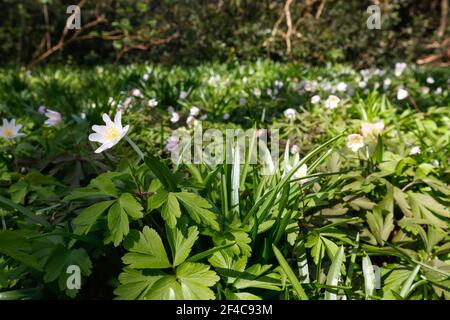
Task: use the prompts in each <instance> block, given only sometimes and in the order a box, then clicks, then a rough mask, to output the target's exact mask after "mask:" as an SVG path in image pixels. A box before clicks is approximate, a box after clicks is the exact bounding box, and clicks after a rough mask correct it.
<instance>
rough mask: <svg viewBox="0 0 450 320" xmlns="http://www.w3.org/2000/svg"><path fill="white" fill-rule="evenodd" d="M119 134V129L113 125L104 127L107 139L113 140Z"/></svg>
mask: <svg viewBox="0 0 450 320" xmlns="http://www.w3.org/2000/svg"><path fill="white" fill-rule="evenodd" d="M119 135H120V133H119V130H117V129H116V128H114V127H108V128H106V132H105V137H106V138H107V139H108V140H114V139H116V138H117V137H118V136H119Z"/></svg>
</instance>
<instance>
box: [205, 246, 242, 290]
mask: <svg viewBox="0 0 450 320" xmlns="http://www.w3.org/2000/svg"><path fill="white" fill-rule="evenodd" d="M208 261H209V263H211V265H212V266H213V267H214V268H215V270H216V271H217V272H218V273H219V274H220V275H221V276H222V279H224V281H225V282H226V283H228V284H232V283H233V282H234V281H235V280H236V278H237V276H238V274H239V273H241V272H243V271H244V270H245V266H246V265H247V261H248V257H246V256H234V255H232V254H230V253H228V252H227V251H217V252H216V253H214V254H213V255H212V256H211V257H210V258H209V259H208Z"/></svg>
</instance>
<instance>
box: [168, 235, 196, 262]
mask: <svg viewBox="0 0 450 320" xmlns="http://www.w3.org/2000/svg"><path fill="white" fill-rule="evenodd" d="M168 234H169V242H170V247H171V249H172V254H173V266H174V267H176V266H178V265H180V264H182V263H183V262H184V261H185V260H186V259H187V257H188V256H189V254H190V253H191V250H192V246H193V245H194V243H195V242H196V241H197V239H198V235H199V232H198V230H197V227H195V226H193V227H190V228H189V229H188V231H187V237H186V238H185V237H184V236H183V233H182V232H181V231H180V230H179V229H172V230H168Z"/></svg>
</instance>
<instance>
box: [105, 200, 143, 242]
mask: <svg viewBox="0 0 450 320" xmlns="http://www.w3.org/2000/svg"><path fill="white" fill-rule="evenodd" d="M142 210H143V208H142V206H141V205H140V204H139V202H137V200H136V199H135V198H134V197H133V196H132V195H131V194H129V193H124V194H122V195H121V196H120V198H119V199H118V200H117V201H116V202H115V203H114V204H113V205H112V206H111V207H110V208H109V212H108V229H109V232H110V236H109V237H108V238H107V239H106V243H108V242H110V241H112V242H113V243H114V246H116V247H117V246H118V245H119V244H120V243H121V242H122V240H123V237H124V236H126V235H127V234H128V233H129V232H130V226H129V219H128V217H131V218H132V219H134V220H136V219H139V218H142V217H143V213H142Z"/></svg>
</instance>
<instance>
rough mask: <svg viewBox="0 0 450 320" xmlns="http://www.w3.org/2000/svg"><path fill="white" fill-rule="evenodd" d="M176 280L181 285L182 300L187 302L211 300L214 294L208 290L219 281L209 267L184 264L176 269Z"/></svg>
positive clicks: (189, 263) (190, 263) (199, 264)
mask: <svg viewBox="0 0 450 320" xmlns="http://www.w3.org/2000/svg"><path fill="white" fill-rule="evenodd" d="M177 278H178V280H179V281H180V284H181V291H182V293H183V298H184V299H188V300H213V299H215V296H214V292H213V291H212V290H211V289H209V287H212V286H213V285H215V284H216V282H218V281H219V280H220V278H219V276H217V274H216V273H215V272H214V271H211V270H209V266H207V265H205V264H201V263H192V262H186V263H183V264H182V265H180V266H179V267H178V268H177Z"/></svg>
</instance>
